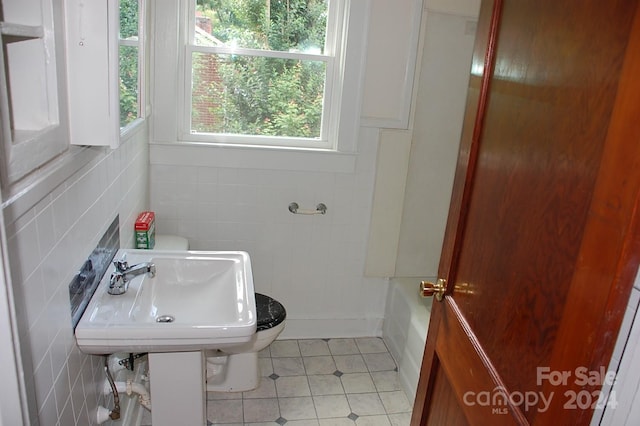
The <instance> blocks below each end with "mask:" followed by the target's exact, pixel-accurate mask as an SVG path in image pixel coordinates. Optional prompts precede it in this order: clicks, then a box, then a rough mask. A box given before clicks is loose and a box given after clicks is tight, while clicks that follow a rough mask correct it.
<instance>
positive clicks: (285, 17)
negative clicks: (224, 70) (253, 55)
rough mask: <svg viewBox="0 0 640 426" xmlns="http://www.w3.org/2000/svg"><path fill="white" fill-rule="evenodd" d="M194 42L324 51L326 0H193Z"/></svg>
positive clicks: (268, 48) (206, 44) (255, 47)
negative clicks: (194, 15) (194, 11)
mask: <svg viewBox="0 0 640 426" xmlns="http://www.w3.org/2000/svg"><path fill="white" fill-rule="evenodd" d="M195 23H196V24H195V25H196V28H195V29H194V30H195V40H194V44H196V45H204V46H220V45H224V46H230V47H242V48H251V49H263V50H276V51H296V52H312V53H324V42H325V33H326V26H327V0H196V19H195Z"/></svg>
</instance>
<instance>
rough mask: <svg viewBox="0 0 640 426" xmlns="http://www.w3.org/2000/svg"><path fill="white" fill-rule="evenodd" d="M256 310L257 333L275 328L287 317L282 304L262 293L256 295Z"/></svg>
mask: <svg viewBox="0 0 640 426" xmlns="http://www.w3.org/2000/svg"><path fill="white" fill-rule="evenodd" d="M256 310H257V311H258V312H257V313H258V315H257V316H258V324H257V331H261V330H267V329H269V328H272V327H275V326H276V325H278V324H280V323H281V322H282V321H284V319H285V318H286V317H287V311H286V310H285V309H284V306H282V303H280V302H278V301H277V300H276V299H273V298H271V297H269V296H265V295H264V294H260V293H256Z"/></svg>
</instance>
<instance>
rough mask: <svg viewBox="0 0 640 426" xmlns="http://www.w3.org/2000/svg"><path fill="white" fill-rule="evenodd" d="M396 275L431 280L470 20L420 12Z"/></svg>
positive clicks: (462, 98) (461, 104)
mask: <svg viewBox="0 0 640 426" xmlns="http://www.w3.org/2000/svg"><path fill="white" fill-rule="evenodd" d="M423 21H424V25H423V37H424V41H423V43H424V44H423V47H422V61H421V66H420V74H419V85H418V89H417V96H416V98H417V99H416V108H415V118H414V128H413V138H412V141H411V155H410V159H409V168H408V174H407V183H406V191H405V195H404V207H403V213H402V226H401V229H400V236H399V242H398V256H397V261H396V270H395V276H400V277H418V276H436V275H437V273H438V262H439V260H440V250H441V249H442V240H443V238H444V229H445V226H446V222H447V214H448V211H449V201H450V198H451V188H452V186H453V175H454V172H455V165H456V158H457V155H458V147H459V142H460V132H461V128H462V120H463V116H464V109H465V103H466V94H467V84H468V81H469V70H470V66H471V54H472V50H473V42H474V39H475V18H470V17H466V16H459V15H452V14H446V13H440V12H437V11H433V10H430V9H427V10H426V11H425V13H424V20H423Z"/></svg>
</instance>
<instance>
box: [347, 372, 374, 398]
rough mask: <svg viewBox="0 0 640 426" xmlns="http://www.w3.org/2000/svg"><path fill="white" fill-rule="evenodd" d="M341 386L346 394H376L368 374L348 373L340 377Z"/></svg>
mask: <svg viewBox="0 0 640 426" xmlns="http://www.w3.org/2000/svg"><path fill="white" fill-rule="evenodd" d="M340 380H342V386H343V387H344V391H345V392H346V393H369V392H376V387H375V385H374V384H373V380H372V379H371V375H370V374H369V373H349V374H344V375H343V376H341V377H340Z"/></svg>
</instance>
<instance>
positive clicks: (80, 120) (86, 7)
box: [65, 0, 120, 148]
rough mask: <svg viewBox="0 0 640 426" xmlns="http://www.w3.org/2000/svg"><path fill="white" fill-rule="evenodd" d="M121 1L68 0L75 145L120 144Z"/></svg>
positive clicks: (70, 114)
mask: <svg viewBox="0 0 640 426" xmlns="http://www.w3.org/2000/svg"><path fill="white" fill-rule="evenodd" d="M118 12H119V1H118V0H92V1H81V0H67V1H65V13H66V20H67V37H66V42H67V44H66V47H67V73H68V76H69V116H70V124H71V128H70V142H71V144H72V145H105V146H110V147H112V148H116V147H117V146H118V145H119V144H120V93H119V79H118V77H119V68H118V32H119V25H118V24H119V22H118V21H119V16H120V15H119V13H118Z"/></svg>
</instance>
